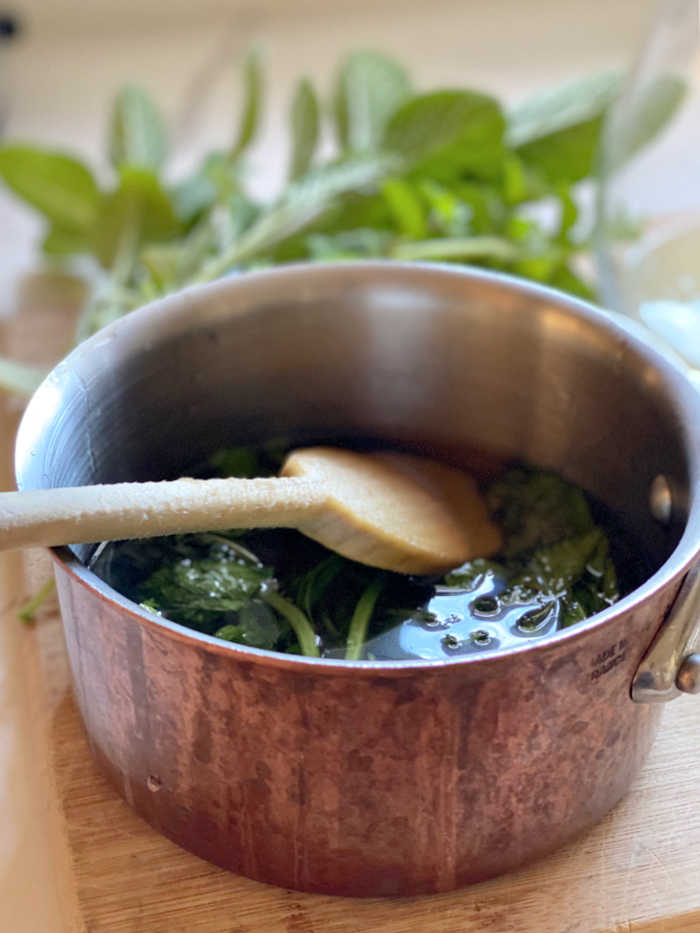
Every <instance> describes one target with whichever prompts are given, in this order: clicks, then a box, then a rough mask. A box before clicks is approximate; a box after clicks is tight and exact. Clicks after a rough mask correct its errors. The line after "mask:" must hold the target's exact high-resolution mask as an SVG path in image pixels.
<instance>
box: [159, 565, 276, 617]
mask: <svg viewBox="0 0 700 933" xmlns="http://www.w3.org/2000/svg"><path fill="white" fill-rule="evenodd" d="M271 577H272V572H271V571H270V569H269V568H268V567H258V566H254V565H252V564H245V563H239V562H237V561H227V560H215V559H212V558H203V559H201V560H193V559H189V558H185V559H183V560H180V561H174V562H172V563H170V564H166V565H165V566H163V567H161V568H159V569H158V570H156V571H155V573H153V574H151V576H150V577H149V578H148V579H147V580H146V581H145V582H144V583H143V584H142V586H141V595H142V599H144V600H153V601H154V602H155V603H157V604H158V605H159V606H160V607H161V608H162V609H163V611H164V612H165V613H166V615H168V616H169V617H171V618H177V619H181V618H185V617H186V616H187V614H188V613H190V612H202V611H204V612H215V613H221V612H237V611H238V610H239V609H242V608H243V606H245V605H246V604H247V603H248V601H249V600H250V599H251V598H252V597H253V596H256V595H257V593H258V592H259V591H260V587H261V586H262V584H263V583H264V582H265V581H266V580H269V579H270V578H271Z"/></svg>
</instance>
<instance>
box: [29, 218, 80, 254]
mask: <svg viewBox="0 0 700 933" xmlns="http://www.w3.org/2000/svg"><path fill="white" fill-rule="evenodd" d="M41 249H42V251H43V252H44V253H45V254H46V255H47V256H77V255H79V254H80V253H90V252H91V251H92V241H91V237H90V235H89V234H87V233H85V232H80V233H78V232H77V231H75V230H63V229H62V228H61V227H57V226H56V225H55V224H54V225H53V226H51V227H50V228H49V230H48V232H47V234H46V236H45V237H44V239H43V240H42V241H41Z"/></svg>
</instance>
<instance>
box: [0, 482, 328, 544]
mask: <svg viewBox="0 0 700 933" xmlns="http://www.w3.org/2000/svg"><path fill="white" fill-rule="evenodd" d="M326 497H327V494H326V492H325V490H324V489H323V487H322V486H321V485H320V484H318V483H314V482H313V481H310V480H307V479H304V478H302V477H281V478H279V477H271V478H262V479H206V480H201V479H177V480H173V481H172V482H155V483H114V484H110V485H104V486H76V487H65V488H61V489H37V490H29V491H27V492H4V493H0V550H8V549H12V548H24V547H34V546H46V547H51V546H54V545H59V544H77V543H79V542H93V541H114V540H120V539H123V538H145V537H149V538H150V537H155V536H157V535H170V534H183V533H185V532H194V531H217V530H219V531H220V530H223V529H226V528H270V527H276V528H296V527H298V526H299V525H303V524H304V523H305V522H306V521H308V520H309V519H313V517H314V516H315V515H316V514H317V513H318V512H319V510H321V509H322V508H323V505H324V503H325V500H326Z"/></svg>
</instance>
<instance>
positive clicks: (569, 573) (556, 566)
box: [513, 527, 605, 594]
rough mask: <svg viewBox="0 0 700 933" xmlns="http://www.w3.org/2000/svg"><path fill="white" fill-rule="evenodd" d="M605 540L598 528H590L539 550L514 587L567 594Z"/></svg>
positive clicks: (518, 577)
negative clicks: (565, 592) (519, 586)
mask: <svg viewBox="0 0 700 933" xmlns="http://www.w3.org/2000/svg"><path fill="white" fill-rule="evenodd" d="M604 540H605V538H604V535H603V532H602V531H601V530H600V528H597V527H593V528H591V529H590V530H589V531H586V532H584V533H583V534H581V535H577V536H576V537H568V538H564V539H563V540H561V541H557V542H556V544H552V545H550V546H549V547H546V548H538V549H537V550H536V551H535V553H534V554H533V555H532V557H531V558H530V559H529V560H528V562H527V564H526V565H525V569H524V570H523V571H522V573H520V574H518V576H517V577H516V578H515V579H514V580H513V583H514V584H516V585H521V586H527V587H530V588H531V589H534V590H538V591H544V592H549V593H553V594H557V593H561V592H563V591H565V590H568V589H570V588H571V586H572V585H573V584H574V583H575V582H576V581H577V580H578V579H579V578H580V577H581V576H583V573H584V571H585V570H586V566H587V564H588V562H589V560H590V559H591V558H592V557H594V556H595V554H596V552H597V551H598V549H599V547H600V545H601V542H602V541H604Z"/></svg>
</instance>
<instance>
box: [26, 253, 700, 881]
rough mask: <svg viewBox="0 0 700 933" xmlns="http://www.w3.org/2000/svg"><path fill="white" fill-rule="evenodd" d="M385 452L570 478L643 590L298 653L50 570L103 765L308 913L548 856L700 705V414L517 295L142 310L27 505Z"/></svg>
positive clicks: (357, 285) (100, 369)
mask: <svg viewBox="0 0 700 933" xmlns="http://www.w3.org/2000/svg"><path fill="white" fill-rule="evenodd" d="M280 436H284V437H287V438H289V439H290V441H291V442H292V443H294V444H298V443H304V442H308V441H315V440H318V439H324V440H325V439H328V438H336V437H342V438H352V437H362V438H375V439H382V440H384V441H387V442H391V443H395V444H398V445H408V446H413V447H414V448H416V449H420V450H423V451H425V452H428V453H432V454H433V455H437V454H438V453H439V455H440V456H445V457H449V458H452V459H455V460H457V461H459V459H460V457H462V456H464V457H466V456H467V454H470V455H471V453H473V452H474V451H483V452H485V453H488V454H489V455H495V456H498V457H500V458H503V459H505V460H507V459H516V460H521V461H527V462H530V463H534V464H537V465H540V466H543V467H547V468H552V469H554V470H557V471H559V472H560V473H562V474H563V475H564V476H566V477H567V478H568V479H570V480H572V481H573V482H575V483H578V484H579V485H581V486H583V487H584V488H585V489H586V490H588V491H589V492H590V493H591V494H592V495H593V496H594V497H596V498H597V499H599V500H601V501H602V502H603V503H605V504H606V505H607V506H608V507H609V508H610V509H611V510H614V512H615V514H616V515H619V516H621V517H622V519H623V520H624V523H625V526H626V528H627V531H628V533H629V535H630V538H631V540H632V541H634V542H636V543H637V544H638V546H639V547H640V548H644V550H645V552H646V553H647V554H648V555H649V557H650V560H651V571H650V575H649V577H648V579H647V580H646V581H645V582H644V583H643V584H642V585H640V586H639V587H638V588H637V589H636V590H634V591H633V592H632V593H630V594H629V595H627V596H626V597H624V598H623V599H622V600H621V601H620V602H618V603H617V604H615V605H614V606H611V607H610V608H608V609H606V610H605V611H604V612H601V613H599V614H597V615H595V616H593V617H592V618H590V619H588V620H586V621H585V622H583V623H581V624H578V625H576V626H573V627H571V628H569V629H566V630H564V631H561V632H558V633H555V634H552V635H548V636H546V637H544V638H542V639H537V640H532V639H530V640H524V642H523V646H522V647H518V648H517V649H515V650H508V651H503V650H500V651H499V650H494V651H486V652H483V653H481V654H480V655H479V656H475V655H473V654H471V655H468V656H466V657H463V658H455V659H448V660H445V661H420V660H397V661H344V660H335V659H313V658H305V657H296V656H291V655H282V654H276V653H274V652H270V651H264V650H258V649H254V648H248V647H245V646H242V645H235V644H230V643H227V642H223V641H220V640H217V639H215V638H212V637H208V636H206V635H202V634H199V633H197V632H195V631H192V630H190V629H187V628H184V627H182V626H180V625H177V624H175V623H173V622H170V621H168V620H166V619H163V618H158V617H156V616H154V615H152V614H150V613H149V612H147V611H146V610H143V609H141V608H139V606H137V605H136V604H134V603H132V602H130V601H129V600H128V599H126V598H125V597H123V596H121V595H120V594H118V593H117V592H115V591H114V590H113V589H111V588H110V587H109V586H108V585H107V584H105V583H104V582H102V581H101V580H100V579H98V578H97V577H96V576H95V575H94V574H93V573H92V572H91V571H90V570H89V569H88V568H87V567H86V562H87V559H88V558H89V556H90V547H89V546H85V545H81V546H75V547H71V548H59V549H56V550H55V551H54V552H53V556H54V558H55V573H56V579H57V583H58V592H59V597H60V605H61V613H62V617H63V623H64V627H65V635H66V643H67V647H68V653H69V656H70V663H71V668H72V674H73V683H74V689H75V696H76V699H77V702H78V705H79V707H80V712H81V715H82V718H83V721H84V723H85V729H86V732H87V736H88V740H89V743H90V747H91V749H92V752H93V753H94V755H95V757H96V759H97V761H98V762H99V764H100V765H101V767H102V768H103V770H104V771H105V773H106V774H107V775H108V777H109V778H110V780H111V781H112V783H113V784H114V786H115V787H116V789H117V791H118V792H119V793H120V794H121V795H122V796H123V797H124V798H125V799H126V800H127V801H128V803H129V804H130V805H131V806H132V807H133V808H134V810H135V811H136V812H137V813H139V814H140V815H141V816H142V817H143V818H144V819H145V820H147V821H148V822H149V823H150V824H151V825H152V826H154V827H155V828H156V829H157V830H159V831H160V832H161V833H164V834H165V835H166V836H168V837H170V838H171V839H173V840H175V842H177V843H179V844H180V845H181V846H184V847H185V848H186V849H188V850H190V851H191V852H194V853H196V854H197V855H199V856H201V857H203V858H205V859H208V860H210V861H212V862H214V863H216V864H218V865H221V866H223V867H225V868H228V869H230V870H232V871H234V872H237V873H240V874H243V875H247V876H249V877H251V878H256V879H259V880H262V881H266V882H270V883H274V884H277V885H283V886H286V887H290V888H296V889H301V890H307V891H321V892H330V893H335V894H346V895H396V894H403V895H406V894H422V893H429V892H435V891H446V890H450V889H453V888H455V887H458V886H461V885H465V884H468V883H471V882H476V881H479V880H481V879H485V878H488V877H490V876H493V875H496V874H498V873H501V872H505V871H508V870H510V869H513V868H515V867H516V866H518V865H521V864H522V863H524V862H525V861H527V860H530V859H534V858H536V857H538V856H541V855H543V854H545V853H547V852H549V851H551V850H553V849H554V848H556V847H557V846H560V845H562V844H563V843H564V842H566V841H567V840H569V839H571V838H572V837H574V836H575V835H576V834H579V833H581V832H582V831H583V830H585V829H586V828H587V827H590V826H591V825H592V824H594V823H595V822H596V821H597V820H600V819H601V817H602V816H603V815H604V814H605V813H607V812H608V811H609V810H610V809H611V808H612V807H613V806H614V805H615V804H616V803H617V802H618V801H619V800H620V799H621V797H622V796H623V795H624V793H625V791H626V790H627V788H628V787H629V785H630V783H631V781H632V780H633V778H634V777H635V775H636V774H637V773H638V771H639V769H640V767H641V766H642V764H643V762H644V759H645V757H646V755H647V753H648V751H649V748H650V745H651V743H652V740H653V738H654V734H655V732H656V730H657V727H658V723H659V715H660V712H661V709H662V706H661V704H660V702H659V701H665V700H669V699H672V698H673V697H674V696H677V695H679V694H680V693H681V691H687V692H690V693H693V692H698V690H699V689H700V655H698V654H697V653H696V652H698V651H699V650H700V645H699V644H698V627H697V622H696V619H697V613H698V592H697V591H698V585H699V584H698V582H697V567H698V555H699V553H700V503H699V502H698V496H697V492H696V490H697V489H698V482H699V476H700V402H699V400H698V396H697V395H696V392H695V390H694V389H693V387H692V386H691V385H690V384H689V383H688V382H687V381H686V379H685V377H684V375H683V373H682V372H681V371H680V370H679V369H677V368H676V367H675V366H674V365H673V364H672V363H671V362H669V361H668V360H666V359H665V358H663V357H661V356H660V355H659V354H658V353H657V352H656V351H655V350H654V349H653V348H652V347H651V346H650V345H647V343H646V342H645V341H644V340H643V339H641V338H640V337H639V336H638V335H637V334H635V333H634V332H632V331H630V330H629V329H628V328H626V327H625V326H623V325H621V324H619V323H617V322H615V321H614V320H612V319H611V318H610V317H609V316H607V315H606V314H604V313H603V312H601V311H599V310H596V309H595V308H593V307H591V306H589V305H587V304H585V303H582V302H580V301H577V300H575V299H572V298H569V297H566V296H564V295H561V294H558V293H556V292H554V291H550V290H547V289H545V288H541V287H538V286H536V285H532V284H528V283H525V282H522V281H519V280H517V279H512V278H508V277H505V276H500V275H497V274H489V273H485V272H477V271H470V270H469V269H460V268H456V267H445V266H436V265H433V266H430V265H405V264H393V263H382V262H376V263H374V262H368V263H364V262H363V263H349V264H336V265H316V266H311V265H307V266H289V267H280V268H276V269H271V270H264V271H256V272H251V273H246V274H243V275H240V276H234V277H231V278H228V279H225V280H222V281H219V282H217V283H215V284H213V285H208V286H204V287H197V288H193V289H190V290H187V291H184V292H182V293H180V294H177V295H174V296H172V297H168V298H165V299H163V300H160V301H157V302H155V303H154V304H152V305H150V306H148V307H146V308H144V309H142V310H139V311H136V312H134V313H132V314H130V315H128V316H127V317H125V318H123V319H122V320H119V321H117V322H116V323H114V324H112V325H110V326H109V327H107V328H106V329H105V330H103V331H101V332H99V333H98V334H96V335H95V336H94V337H92V338H91V339H90V340H88V341H86V342H85V343H83V344H82V345H81V346H79V347H78V348H77V349H76V350H75V351H73V353H72V354H71V355H70V356H68V357H67V358H66V359H65V360H64V361H63V362H61V363H60V364H59V365H58V366H57V367H56V369H55V370H54V371H53V372H52V373H51V374H50V376H49V377H48V378H47V379H46V381H45V382H44V383H43V385H42V386H41V387H40V388H39V390H38V391H37V393H36V395H35V396H34V398H33V399H32V400H31V402H30V404H29V406H28V408H27V411H26V414H25V416H24V419H23V422H22V425H21V428H20V431H19V436H18V441H17V456H16V463H17V480H18V484H19V486H20V488H23V489H34V488H44V487H48V488H51V487H57V486H71V485H79V484H86V483H98V482H99V483H111V482H120V481H128V480H146V479H156V478H170V477H175V476H178V475H182V474H183V473H186V471H187V469H188V467H189V466H190V464H192V463H193V462H196V461H197V460H199V459H201V458H202V457H204V456H206V455H207V454H208V453H210V452H211V451H212V450H214V449H217V448H218V447H221V446H224V445H227V444H234V443H250V442H255V441H264V440H266V439H269V438H270V437H280Z"/></svg>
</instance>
